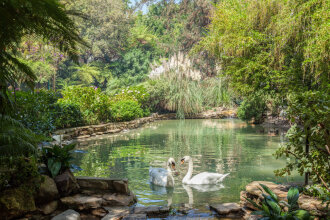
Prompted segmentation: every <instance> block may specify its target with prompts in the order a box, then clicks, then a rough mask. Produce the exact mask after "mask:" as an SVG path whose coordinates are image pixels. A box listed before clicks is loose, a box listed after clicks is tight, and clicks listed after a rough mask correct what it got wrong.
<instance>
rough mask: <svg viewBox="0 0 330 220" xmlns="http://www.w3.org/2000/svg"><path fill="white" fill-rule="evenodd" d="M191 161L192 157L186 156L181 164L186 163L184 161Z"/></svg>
mask: <svg viewBox="0 0 330 220" xmlns="http://www.w3.org/2000/svg"><path fill="white" fill-rule="evenodd" d="M189 161H190V157H189V156H184V157H183V158H182V159H181V164H184V162H189Z"/></svg>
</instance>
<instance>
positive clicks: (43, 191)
mask: <svg viewBox="0 0 330 220" xmlns="http://www.w3.org/2000/svg"><path fill="white" fill-rule="evenodd" d="M42 177H43V179H44V181H43V182H42V183H41V186H40V188H39V190H38V192H37V195H36V198H35V199H36V202H37V203H38V204H44V203H48V202H50V201H53V200H56V199H58V198H59V193H58V190H57V186H56V183H55V181H54V180H53V179H52V178H50V177H49V176H46V175H43V176H42Z"/></svg>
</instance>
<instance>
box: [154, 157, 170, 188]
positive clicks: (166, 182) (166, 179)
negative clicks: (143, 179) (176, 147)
mask: <svg viewBox="0 0 330 220" xmlns="http://www.w3.org/2000/svg"><path fill="white" fill-rule="evenodd" d="M172 170H175V160H174V159H173V158H172V157H171V158H169V159H168V161H167V169H164V168H151V167H150V168H149V176H150V182H151V183H153V184H155V185H157V186H165V187H173V186H174V178H173V176H172Z"/></svg>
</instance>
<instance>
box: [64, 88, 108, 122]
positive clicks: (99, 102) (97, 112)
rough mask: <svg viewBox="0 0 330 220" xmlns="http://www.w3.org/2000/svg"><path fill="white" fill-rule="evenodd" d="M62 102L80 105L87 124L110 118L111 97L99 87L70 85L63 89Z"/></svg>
mask: <svg viewBox="0 0 330 220" xmlns="http://www.w3.org/2000/svg"><path fill="white" fill-rule="evenodd" d="M62 95H63V98H61V99H59V100H58V103H61V104H71V105H75V106H78V108H79V109H80V112H81V113H82V115H83V119H84V121H85V123H87V124H95V123H100V122H106V121H108V120H109V119H110V116H111V113H110V98H109V97H108V96H107V95H105V94H104V93H103V92H101V90H100V89H99V88H96V87H82V86H69V87H66V88H65V89H64V90H62Z"/></svg>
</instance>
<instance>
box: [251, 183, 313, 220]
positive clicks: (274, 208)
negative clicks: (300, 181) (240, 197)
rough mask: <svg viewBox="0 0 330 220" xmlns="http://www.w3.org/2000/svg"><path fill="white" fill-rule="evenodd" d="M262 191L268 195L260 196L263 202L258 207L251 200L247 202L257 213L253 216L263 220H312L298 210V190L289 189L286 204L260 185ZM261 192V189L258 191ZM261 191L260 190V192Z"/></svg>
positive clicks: (308, 215) (303, 211) (307, 214)
mask: <svg viewBox="0 0 330 220" xmlns="http://www.w3.org/2000/svg"><path fill="white" fill-rule="evenodd" d="M260 186H261V187H262V188H263V190H264V191H265V192H266V193H267V194H268V195H266V194H264V193H263V194H262V196H263V200H262V202H261V204H260V205H258V204H256V203H255V202H254V201H252V200H251V199H248V198H245V199H246V200H248V201H249V202H250V203H251V204H252V205H253V206H254V207H255V208H256V209H258V210H259V211H255V212H252V214H254V215H261V216H262V217H263V219H283V220H285V219H287V220H289V219H300V220H308V219H313V218H312V216H310V214H309V213H308V212H307V211H305V210H302V209H299V205H298V199H299V190H298V189H297V188H290V189H289V191H288V195H287V202H286V201H280V200H279V199H278V198H277V196H276V194H275V193H273V192H272V191H271V190H270V189H269V188H268V187H267V186H265V185H263V184H260ZM260 190H261V189H260ZM261 191H262V190H261Z"/></svg>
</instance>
